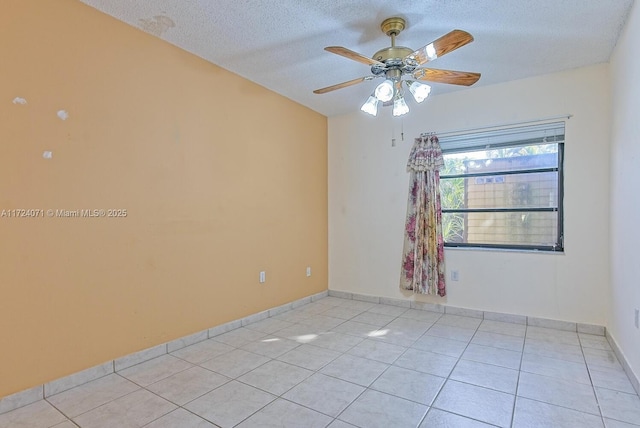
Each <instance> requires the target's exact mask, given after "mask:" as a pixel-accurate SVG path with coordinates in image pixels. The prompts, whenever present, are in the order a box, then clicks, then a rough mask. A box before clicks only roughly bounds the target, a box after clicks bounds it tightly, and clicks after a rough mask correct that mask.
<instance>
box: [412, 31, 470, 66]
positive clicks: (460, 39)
mask: <svg viewBox="0 0 640 428" xmlns="http://www.w3.org/2000/svg"><path fill="white" fill-rule="evenodd" d="M471 42H473V36H472V35H471V34H469V33H467V32H466V31H463V30H453V31H451V32H450V33H447V34H445V35H444V36H442V37H440V38H439V39H438V40H435V41H433V42H431V43H429V44H428V45H425V46H423V47H421V48H420V49H418V50H416V51H414V52H412V53H410V54H409V55H407V56H406V58H407V59H413V60H415V61H417V62H418V64H424V63H426V62H429V61H433V60H434V59H436V58H439V57H441V56H443V55H445V54H448V53H449V52H451V51H454V50H456V49H458V48H461V47H462V46H464V45H466V44H467V43H471Z"/></svg>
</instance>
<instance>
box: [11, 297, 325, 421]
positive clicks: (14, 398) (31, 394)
mask: <svg viewBox="0 0 640 428" xmlns="http://www.w3.org/2000/svg"><path fill="white" fill-rule="evenodd" d="M328 295H329V293H328V291H323V292H320V293H316V294H313V295H311V296H307V297H303V298H302V299H298V300H296V301H294V302H290V303H287V304H285V305H282V306H278V307H276V308H273V309H269V310H266V311H262V312H259V313H257V314H252V315H249V316H246V317H244V318H241V319H238V320H234V321H231V322H228V323H225V324H222V325H218V326H215V327H211V328H209V329H207V330H202V331H199V332H196V333H193V334H190V335H188V336H184V337H181V338H178V339H176V340H172V341H171V342H167V343H162V344H160V345H157V346H153V347H151V348H147V349H143V350H141V351H138V352H134V353H133V354H129V355H125V356H123V357H120V358H116V359H115V360H110V361H107V362H105V363H102V364H100V365H97V366H95V367H90V368H88V369H86V370H82V371H80V372H77V373H73V374H71V375H69V376H65V377H63V378H60V379H56V380H53V381H51V382H47V383H45V384H43V385H38V386H34V387H33V388H29V389H27V390H25V391H20V392H17V393H15V394H12V395H8V396H6V397H2V398H0V415H1V414H3V413H6V412H10V411H11V410H15V409H18V408H20V407H24V406H27V405H29V404H32V403H35V402H36V401H39V400H42V399H43V398H47V397H50V396H52V395H54V394H58V393H60V392H63V391H66V390H68V389H71V388H75V387H76V386H80V385H83V384H85V383H87V382H91V381H93V380H96V379H99V378H101V377H104V376H107V375H109V374H111V373H114V372H117V371H120V370H124V369H126V368H128V367H131V366H134V365H136V364H140V363H144V362H146V361H149V360H151V359H153V358H157V357H159V356H161V355H164V354H167V353H169V352H174V351H177V350H178V349H182V348H184V347H186V346H189V345H193V344H195V343H198V342H202V341H204V340H207V339H210V338H212V337H215V336H218V335H220V334H223V333H226V332H229V331H231V330H235V329H236V328H240V327H242V326H245V325H249V324H252V323H254V322H257V321H261V320H263V319H266V318H269V317H273V316H276V315H279V314H281V313H284V312H287V311H290V310H292V309H294V308H297V307H300V306H303V305H306V304H308V303H311V302H315V301H317V300H319V299H322V298H323V297H327V296H328Z"/></svg>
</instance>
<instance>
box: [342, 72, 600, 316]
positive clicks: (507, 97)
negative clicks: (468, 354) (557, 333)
mask: <svg viewBox="0 0 640 428" xmlns="http://www.w3.org/2000/svg"><path fill="white" fill-rule="evenodd" d="M608 81H609V71H608V65H607V64H601V65H596V66H592V67H588V68H582V69H577V70H571V71H566V72H562V73H555V74H550V75H545V76H539V77H535V78H530V79H523V80H518V81H513V82H508V83H503V84H499V85H492V86H485V87H477V88H468V89H462V90H459V91H457V92H454V93H450V94H445V95H440V96H434V97H433V98H430V99H428V100H426V101H425V102H424V103H423V104H422V105H416V104H415V103H414V102H412V101H408V103H409V104H410V105H409V107H410V108H411V112H410V113H409V114H408V115H406V116H405V117H404V118H402V119H395V120H392V118H391V112H390V111H389V109H388V108H387V109H381V111H380V112H379V114H378V117H376V118H373V117H371V116H368V115H365V114H362V113H361V112H354V113H352V114H348V115H343V116H338V117H331V118H329V273H330V276H329V288H330V289H332V290H343V291H348V292H354V293H363V294H372V295H379V296H385V297H391V298H405V299H416V300H424V301H430V302H442V303H445V304H448V305H452V306H459V307H465V308H473V309H480V310H486V311H496V312H506V313H513V314H522V315H532V316H538V317H545V318H553V319H561V320H569V321H574V322H585V323H593V324H599V325H604V324H605V322H606V311H607V309H606V308H607V302H608V299H609V285H608V283H609V232H608V224H609V208H608V204H607V203H606V201H607V200H608V197H609V192H610V186H609V150H610V147H609V132H610V128H609V117H610V104H609V103H610V99H609V87H608V85H607V82H608ZM562 114H573V115H574V116H573V118H572V119H570V120H568V121H567V122H566V143H565V158H566V159H565V200H564V207H565V212H564V214H565V237H566V239H565V252H564V254H550V253H545V254H543V253H532V252H509V251H490V250H466V249H465V250H462V249H459V250H456V249H448V250H446V251H445V258H446V267H447V277H448V278H449V273H450V271H451V270H454V269H455V270H458V271H459V277H460V280H459V281H457V282H453V281H448V296H447V297H446V298H438V297H433V296H429V297H426V296H422V295H418V296H415V297H414V296H412V295H411V294H407V293H403V292H401V291H400V289H399V287H398V284H399V278H400V264H401V255H402V243H403V240H402V239H403V238H402V236H403V228H404V219H405V214H406V197H407V190H408V174H407V173H406V171H405V169H406V167H405V166H406V162H407V157H408V155H409V151H410V148H411V146H412V144H413V138H415V137H417V136H418V135H419V134H420V133H421V132H426V131H436V132H438V131H440V132H444V131H450V130H451V131H453V130H459V129H467V128H475V127H483V126H490V125H497V124H507V123H519V122H524V121H528V120H535V119H540V118H547V117H551V116H555V115H562ZM402 131H404V141H401V140H400V139H401V132H402ZM392 134H395V137H396V138H397V146H396V147H392V145H391V138H392Z"/></svg>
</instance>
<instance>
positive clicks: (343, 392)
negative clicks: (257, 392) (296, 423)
mask: <svg viewBox="0 0 640 428" xmlns="http://www.w3.org/2000/svg"><path fill="white" fill-rule="evenodd" d="M364 390H365V388H363V387H361V386H358V385H356V384H353V383H350V382H346V381H343V380H340V379H337V378H333V377H331V376H325V375H323V374H318V373H316V374H314V375H313V376H311V377H309V378H308V379H306V380H305V381H304V382H302V383H300V384H299V385H298V386H296V387H294V388H293V389H291V390H290V391H289V392H287V393H286V394H284V395H283V398H286V399H287V400H290V401H293V402H295V403H298V404H301V405H303V406H305V407H309V408H311V409H314V410H317V411H318V412H320V413H324V414H325V415H329V416H333V417H335V416H338V414H340V412H342V411H343V410H344V409H345V408H347V406H348V405H349V404H351V403H352V402H353V401H354V400H355V399H356V398H357V397H358V396H359V395H360V394H362V392H363V391H364Z"/></svg>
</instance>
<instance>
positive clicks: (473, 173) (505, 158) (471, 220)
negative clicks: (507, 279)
mask: <svg viewBox="0 0 640 428" xmlns="http://www.w3.org/2000/svg"><path fill="white" fill-rule="evenodd" d="M562 145H563V143H552V144H548V143H541V144H530V145H512V146H502V147H499V148H491V149H478V148H474V149H471V150H468V151H465V152H455V153H447V151H446V148H445V149H444V162H445V166H444V169H443V170H442V171H441V172H440V176H441V180H440V193H441V203H442V212H443V215H442V220H443V235H444V239H445V243H446V244H447V245H448V246H452V245H453V246H494V247H504V248H509V247H514V248H520V247H523V248H535V249H549V250H558V249H560V248H561V242H560V240H561V237H560V236H559V235H560V230H559V227H558V226H559V221H561V207H559V203H558V201H559V197H561V195H560V194H561V192H560V188H561V187H560V186H561V183H560V181H559V176H560V173H561V168H559V166H560V161H559V159H560V158H561V154H562V152H561V151H562Z"/></svg>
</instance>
